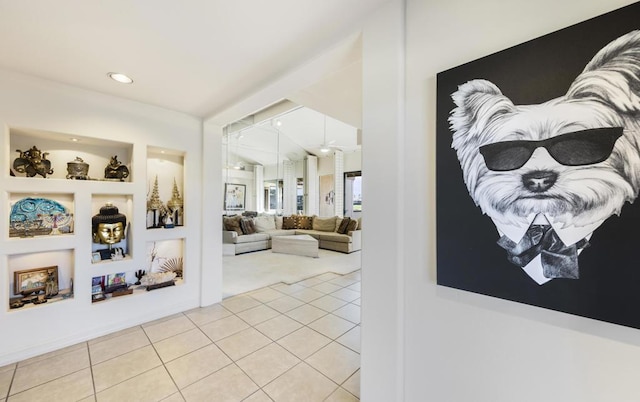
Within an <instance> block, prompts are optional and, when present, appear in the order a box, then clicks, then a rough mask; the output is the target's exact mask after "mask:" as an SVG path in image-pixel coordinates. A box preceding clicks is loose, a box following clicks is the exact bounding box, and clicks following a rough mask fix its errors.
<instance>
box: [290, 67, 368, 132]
mask: <svg viewBox="0 0 640 402" xmlns="http://www.w3.org/2000/svg"><path fill="white" fill-rule="evenodd" d="M289 99H291V100H292V101H293V102H295V103H298V104H300V105H305V106H308V107H310V108H312V109H314V110H317V111H319V112H321V113H323V114H326V115H327V116H331V117H333V118H335V119H337V120H340V121H343V122H345V123H347V124H349V125H351V126H353V127H358V128H361V127H362V61H360V60H359V61H357V62H354V63H352V64H350V65H348V66H346V67H344V68H343V69H341V70H340V71H337V72H336V73H334V74H332V75H331V76H329V77H326V78H324V79H323V80H321V81H319V82H317V83H315V84H313V85H311V86H309V87H307V88H304V89H302V90H300V91H298V92H296V93H294V94H292V95H290V96H289Z"/></svg>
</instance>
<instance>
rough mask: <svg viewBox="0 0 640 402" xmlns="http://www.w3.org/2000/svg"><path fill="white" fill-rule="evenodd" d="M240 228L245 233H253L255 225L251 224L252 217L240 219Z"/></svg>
mask: <svg viewBox="0 0 640 402" xmlns="http://www.w3.org/2000/svg"><path fill="white" fill-rule="evenodd" d="M240 229H242V233H244V234H246V235H248V234H254V233H255V232H256V227H255V225H254V224H253V219H251V218H247V219H242V220H241V221H240Z"/></svg>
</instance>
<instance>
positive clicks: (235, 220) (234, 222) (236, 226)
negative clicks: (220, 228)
mask: <svg viewBox="0 0 640 402" xmlns="http://www.w3.org/2000/svg"><path fill="white" fill-rule="evenodd" d="M240 219H242V217H240V216H233V217H230V218H227V217H226V216H225V217H223V218H222V220H223V222H224V230H230V231H233V232H236V233H238V236H242V234H243V233H242V228H240Z"/></svg>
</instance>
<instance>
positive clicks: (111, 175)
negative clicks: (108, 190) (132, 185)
mask: <svg viewBox="0 0 640 402" xmlns="http://www.w3.org/2000/svg"><path fill="white" fill-rule="evenodd" d="M127 177H129V168H127V167H126V166H125V165H123V164H122V162H120V161H119V160H118V155H114V156H112V157H111V160H110V161H109V164H108V165H107V167H105V168H104V178H105V179H112V180H119V181H124V179H126V178H127Z"/></svg>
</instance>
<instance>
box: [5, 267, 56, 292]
mask: <svg viewBox="0 0 640 402" xmlns="http://www.w3.org/2000/svg"><path fill="white" fill-rule="evenodd" d="M13 275H14V276H13V281H14V282H13V284H14V287H13V293H14V294H16V295H19V294H20V295H23V296H28V295H30V294H32V293H35V294H38V293H40V292H45V293H53V289H55V293H57V291H58V266H57V265H53V266H49V267H42V268H32V269H25V270H20V271H15V272H14V274H13Z"/></svg>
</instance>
